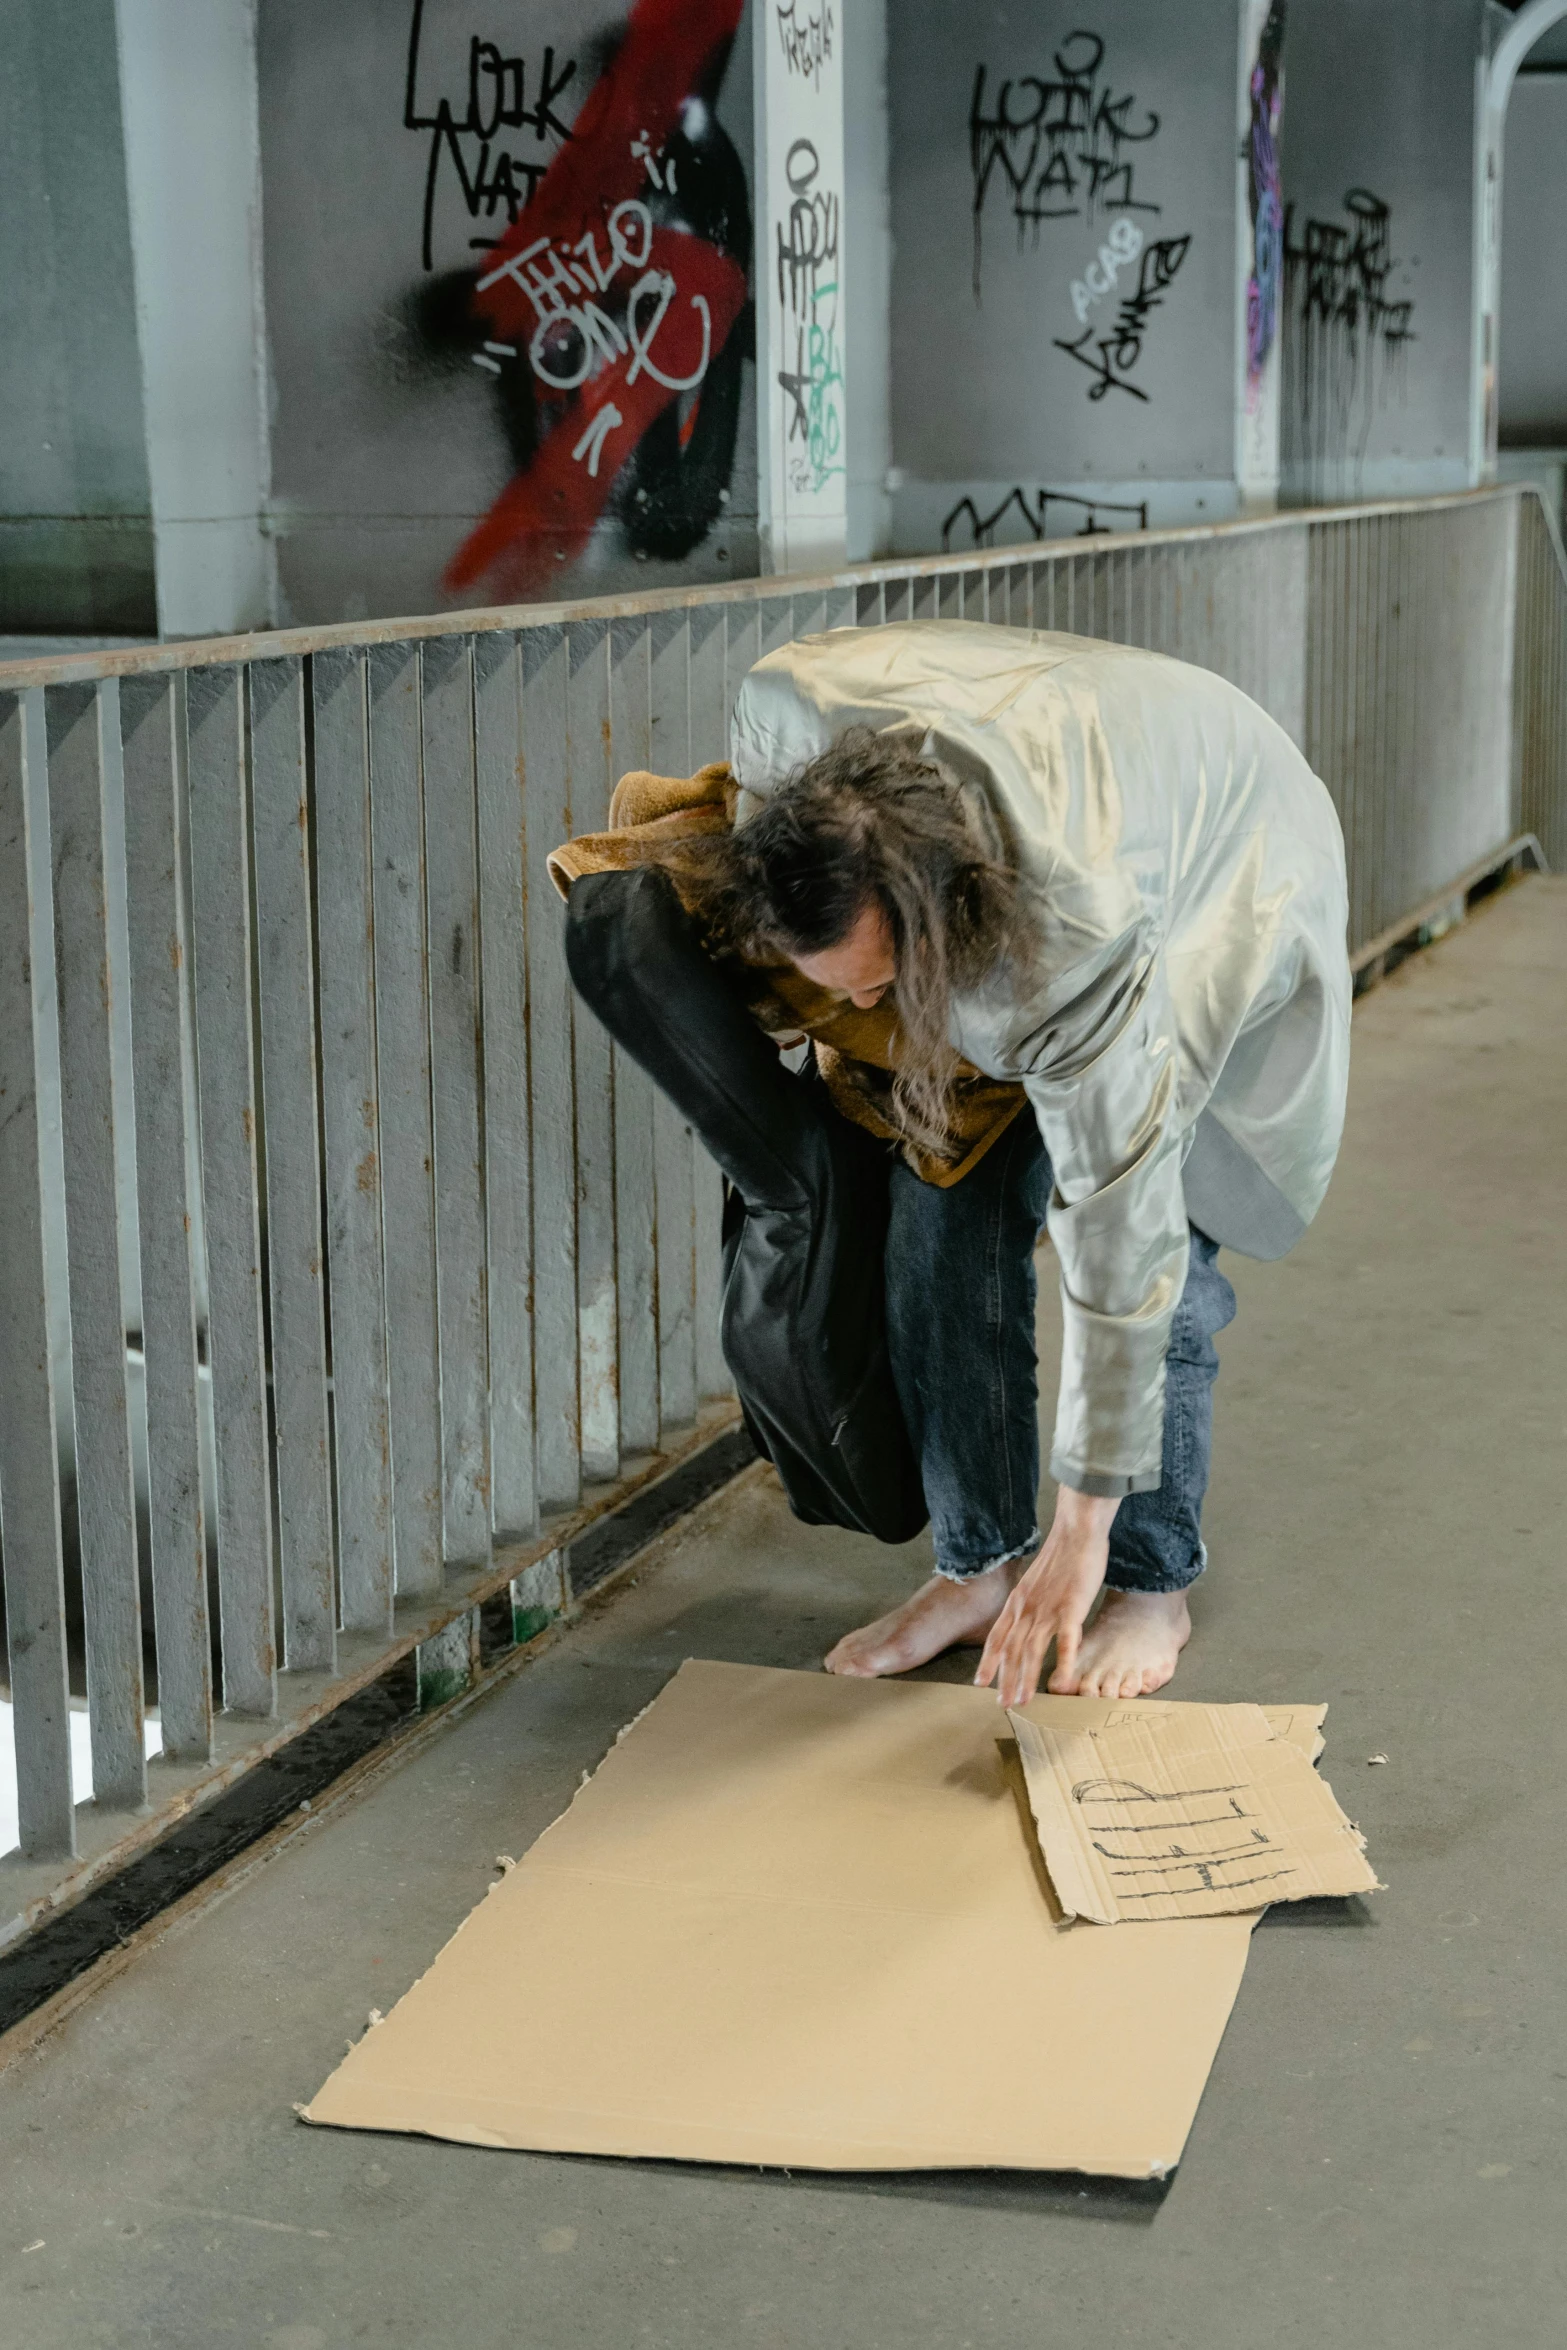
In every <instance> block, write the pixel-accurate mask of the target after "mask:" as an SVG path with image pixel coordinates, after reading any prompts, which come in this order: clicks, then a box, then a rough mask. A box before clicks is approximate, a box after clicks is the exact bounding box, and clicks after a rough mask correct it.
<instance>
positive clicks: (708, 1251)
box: [686, 588, 854, 1398]
mask: <svg viewBox="0 0 1567 2350" xmlns="http://www.w3.org/2000/svg"><path fill="white" fill-rule="evenodd" d="M834 593H836V594H837V595H838V596H839V598H840V603H839V609H840V610H843V609H845V608H846V607H847V608H849V609H851V610H852V605H853V595H854V591H853V589H852V588H850V589H845V590H837V591H829V596H828V607H829V610H831V608H832V597H833V594H834ZM727 633H728V630H727V620H726V610H725V607H724V606H723V605H722V604H698V605H695V606H693V607H692V609H691V610H690V611H689V612H688V613H687V615H686V678H687V684H686V707H687V713H688V722H689V725H690V729H691V733H690V743H691V753H690V756H691V764H692V766H693V767H703V766H706V765H708V764H709V763H710V762H712V761H713V760H716V759H727V758H728V756H729V710H728V704H727V701H726V699H725V678H724V657H725V647H726V639H727ZM692 1182H693V1185H694V1199H693V1204H692V1218H693V1226H694V1232H695V1249H696V1387H697V1394H698V1396H699V1397H704V1398H705V1397H708V1396H716V1395H726V1394H728V1392H729V1388H730V1380H729V1371H728V1366H727V1365H726V1364H725V1362H724V1356H723V1349H722V1347H721V1346H720V1344H719V1336H718V1325H719V1311H720V1307H721V1305H722V1299H723V1242H722V1228H723V1212H724V1186H723V1178H722V1176H721V1175H720V1174H719V1172H718V1169H717V1168H716V1167H715V1166H714V1164H713V1162H712V1160H711V1159H710V1158H709V1157H708V1155H707V1152H706V1151H705V1150H704V1149H703V1147H702V1145H701V1144H700V1143H696V1144H695V1146H694V1152H693V1174H692Z"/></svg>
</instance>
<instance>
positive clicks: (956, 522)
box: [941, 487, 1148, 555]
mask: <svg viewBox="0 0 1567 2350" xmlns="http://www.w3.org/2000/svg"><path fill="white" fill-rule="evenodd" d="M1147 528H1148V508H1147V505H1146V503H1144V502H1143V501H1141V500H1139V501H1138V502H1137V503H1135V504H1128V503H1126V502H1125V501H1123V500H1121V499H1117V498H1080V497H1077V496H1076V495H1075V494H1074V493H1073V492H1072V491H1070V490H1025V489H1023V488H1021V487H1020V488H1017V489H1013V490H1009V491H1008V492H1007V494H1006V496H1005V497H1004V498H1003V499H1002V500H1001V502H1000V504H999V505H998V506H994V507H993V508H992V509H991V511H990V512H989V513H988V514H981V513H980V511H979V508H978V507H977V506H976V505H975V503H974V501H973V499H972V498H960V499H959V500H958V502H957V504H956V505H955V506H954V507H953V509H952V511H951V513H950V514H948V515H946V516H945V517H944V519H943V521H942V525H941V551H942V553H943V554H944V555H950V554H951V553H952V551H953V549H954V548H955V547H956V548H963V547H994V546H996V545H998V544H999V545H1001V546H1014V545H1018V544H1021V543H1023V542H1024V541H1025V540H1030V539H1031V540H1033V541H1034V542H1035V544H1038V542H1039V541H1040V540H1042V539H1048V538H1079V539H1093V538H1105V537H1107V536H1108V535H1109V534H1110V533H1111V532H1112V531H1118V530H1119V531H1125V530H1146V529H1147ZM998 531H999V532H1001V533H1002V534H1003V535H1002V536H1001V538H1000V539H999V541H998V539H997V535H996V534H997V532H998Z"/></svg>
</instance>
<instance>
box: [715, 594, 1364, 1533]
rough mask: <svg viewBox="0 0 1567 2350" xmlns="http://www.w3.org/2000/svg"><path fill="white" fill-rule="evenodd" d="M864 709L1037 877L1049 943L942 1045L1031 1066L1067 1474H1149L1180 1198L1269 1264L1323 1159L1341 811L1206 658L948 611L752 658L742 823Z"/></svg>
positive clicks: (1338, 1018) (1311, 1202)
mask: <svg viewBox="0 0 1567 2350" xmlns="http://www.w3.org/2000/svg"><path fill="white" fill-rule="evenodd" d="M850 726H870V727H874V728H876V729H878V730H893V729H896V730H899V731H904V732H907V733H908V734H909V735H911V736H912V737H913V738H914V740H915V741H916V742H917V743H918V744H920V745H921V746H922V747H923V748H924V749H925V751H926V753H927V755H928V756H930V757H932V758H936V759H939V760H940V761H941V762H942V764H943V765H944V766H945V767H946V768H947V769H948V770H949V771H950V772H951V773H953V774H954V775H955V776H957V777H958V778H959V779H960V780H962V781H965V782H968V783H971V784H974V785H977V786H978V787H979V788H980V789H981V790H982V791H983V793H984V795H985V797H986V800H987V802H988V804H989V806H990V808H991V809H992V811H993V813H994V815H995V818H996V820H997V823H998V825H999V827H1000V830H1001V834H1002V837H1003V839H1004V841H1005V844H1006V850H1007V854H1008V856H1009V858H1010V859H1011V860H1012V861H1013V862H1014V863H1015V864H1016V866H1017V868H1018V869H1019V870H1020V871H1021V872H1023V873H1024V874H1026V875H1027V876H1028V878H1029V879H1030V880H1031V881H1032V883H1033V884H1034V886H1035V890H1036V893H1037V896H1036V903H1037V907H1038V918H1039V921H1040V927H1041V933H1042V936H1043V941H1044V946H1043V952H1042V954H1041V956H1040V958H1039V960H1038V963H1037V964H1036V966H1035V967H1034V968H1033V969H1032V970H1030V971H1029V973H1028V974H1027V976H1026V978H1025V979H1024V980H1022V981H1021V982H1020V981H1019V980H1018V978H1017V976H1016V974H1015V973H1013V972H1012V971H1010V970H1007V971H1004V972H1002V973H1001V974H1000V975H998V976H997V977H996V978H995V979H994V980H992V981H991V982H990V983H988V984H987V986H986V988H985V989H984V990H983V992H980V993H976V994H973V995H968V996H965V997H963V998H962V999H961V1000H960V1001H959V1002H958V1003H957V1004H956V1006H955V1008H954V1015H953V1025H952V1041H953V1043H954V1044H955V1045H956V1046H957V1048H958V1050H959V1051H960V1052H962V1053H963V1054H965V1055H966V1056H967V1058H968V1059H969V1060H970V1061H972V1062H973V1063H974V1064H975V1066H976V1067H977V1068H980V1069H983V1070H985V1071H986V1072H987V1073H989V1074H990V1075H993V1076H996V1077H1010V1078H1016V1079H1019V1080H1021V1082H1022V1084H1023V1086H1024V1087H1025V1089H1026V1091H1027V1093H1028V1096H1029V1098H1030V1100H1031V1101H1032V1103H1033V1106H1034V1110H1035V1112H1036V1114H1037V1116H1038V1119H1039V1126H1040V1132H1041V1133H1042V1135H1043V1137H1044V1141H1045V1147H1046V1149H1047V1150H1048V1152H1049V1154H1050V1163H1051V1167H1052V1170H1053V1173H1054V1178H1055V1188H1054V1193H1053V1197H1052V1200H1051V1205H1050V1211H1049V1229H1050V1238H1051V1240H1052V1242H1053V1244H1054V1246H1055V1250H1056V1254H1057V1257H1058V1259H1059V1261H1060V1267H1061V1299H1062V1307H1063V1312H1064V1317H1065V1338H1064V1343H1063V1351H1062V1365H1061V1387H1060V1402H1059V1407H1058V1410H1057V1416H1056V1433H1055V1447H1054V1453H1053V1456H1052V1459H1051V1473H1052V1475H1053V1476H1054V1477H1055V1478H1056V1479H1057V1481H1058V1482H1059V1483H1062V1484H1067V1485H1072V1486H1075V1487H1076V1488H1077V1489H1078V1490H1079V1491H1080V1492H1084V1493H1097V1494H1105V1495H1119V1494H1127V1493H1137V1492H1142V1491H1145V1490H1150V1489H1152V1488H1153V1487H1155V1486H1157V1485H1158V1483H1159V1482H1160V1475H1161V1455H1162V1449H1163V1418H1164V1358H1165V1350H1166V1347H1167V1345H1168V1342H1169V1332H1170V1322H1171V1317H1172V1315H1173V1314H1174V1311H1175V1307H1176V1304H1177V1302H1178V1300H1179V1298H1180V1294H1181V1290H1182V1287H1183V1286H1184V1283H1185V1279H1186V1255H1187V1224H1188V1219H1189V1220H1190V1222H1191V1223H1193V1224H1195V1225H1197V1226H1198V1228H1199V1229H1200V1230H1201V1231H1203V1232H1206V1233H1208V1234H1209V1235H1210V1236H1211V1237H1212V1238H1213V1239H1214V1240H1217V1241H1219V1242H1221V1243H1223V1244H1224V1245H1225V1246H1226V1247H1229V1248H1234V1249H1239V1250H1240V1251H1241V1252H1242V1253H1243V1254H1244V1255H1247V1256H1253V1257H1279V1256H1282V1255H1283V1254H1284V1253H1285V1251H1286V1250H1287V1249H1289V1248H1291V1247H1292V1246H1293V1245H1294V1243H1295V1242H1296V1241H1297V1240H1298V1239H1299V1237H1300V1235H1301V1233H1302V1232H1304V1230H1305V1228H1306V1226H1307V1224H1308V1223H1309V1222H1310V1220H1311V1218H1312V1216H1313V1215H1314V1214H1315V1213H1316V1210H1317V1208H1318V1206H1319V1204H1320V1202H1321V1200H1322V1196H1323V1193H1324V1192H1325V1191H1326V1189H1327V1184H1328V1177H1329V1175H1330V1174H1331V1173H1332V1170H1333V1161H1334V1158H1335V1156H1336V1154H1337V1151H1338V1144H1339V1135H1340V1132H1341V1129H1342V1127H1343V1121H1344V1091H1345V1084H1346V1079H1347V1075H1348V1066H1349V1005H1350V973H1349V962H1348V956H1347V952H1346V947H1345V929H1346V922H1347V914H1348V909H1347V902H1346V896H1345V885H1344V843H1343V836H1342V834H1341V833H1340V830H1339V823H1338V818H1337V816H1336V814H1335V813H1334V809H1333V804H1332V802H1331V800H1330V799H1329V798H1328V795H1327V792H1326V790H1325V788H1324V787H1323V785H1322V784H1321V783H1319V782H1318V780H1317V778H1316V776H1315V775H1313V774H1312V772H1311V769H1310V768H1309V767H1308V766H1307V764H1306V762H1305V760H1304V758H1302V756H1301V754H1300V752H1299V751H1298V750H1297V749H1296V748H1295V745H1294V744H1293V743H1292V742H1291V741H1290V739H1289V737H1288V735H1286V734H1285V732H1284V730H1283V728H1282V727H1280V726H1279V725H1278V724H1277V723H1276V722H1275V721H1274V720H1273V719H1272V718H1270V717H1269V716H1268V715H1267V713H1266V712H1265V711H1263V710H1261V709H1259V708H1258V706H1257V704H1256V703H1255V702H1253V701H1250V700H1248V698H1247V696H1246V695H1245V694H1243V693H1241V692H1240V691H1239V689H1238V688H1237V687H1235V686H1232V685H1228V684H1226V682H1225V681H1224V679H1223V678H1221V677H1215V676H1214V675H1213V674H1212V673H1211V672H1210V671H1208V670H1206V669H1195V668H1192V667H1191V666H1189V665H1188V664H1187V663H1186V662H1183V661H1172V660H1169V659H1167V658H1166V657H1165V656H1164V655H1162V654H1158V653H1145V652H1141V651H1138V650H1136V649H1134V648H1132V647H1129V646H1123V645H1108V644H1098V643H1095V642H1094V641H1092V640H1091V639H1089V638H1086V637H1072V636H1056V635H1046V634H1028V633H1025V632H1024V631H1022V630H1018V629H1004V628H991V627H989V626H986V625H983V624H981V623H974V622H966V621H951V620H936V621H909V622H903V623H899V624H895V625H892V626H888V627H885V628H865V629H836V630H833V631H832V632H830V633H829V634H827V635H824V636H814V637H803V638H801V639H799V640H798V641H797V642H796V643H794V644H789V645H785V646H783V647H782V648H781V649H780V650H779V651H778V652H776V653H770V654H768V656H767V658H766V659H765V660H763V661H759V662H758V663H757V665H756V667H755V668H754V669H753V670H752V671H751V672H750V674H749V676H748V677H747V678H746V679H745V682H744V684H743V685H742V686H741V689H740V694H739V698H738V700H737V703H736V706H735V715H734V725H733V733H732V739H731V760H732V764H733V768H734V773H735V778H736V781H737V782H738V783H739V785H740V787H741V798H740V806H739V821H741V822H744V821H745V819H746V817H747V816H748V815H749V814H754V813H755V810H756V807H757V805H758V803H759V801H760V800H761V799H763V798H765V796H766V795H767V793H768V792H770V791H771V790H773V789H774V788H775V787H776V786H777V785H778V784H779V783H781V782H782V781H783V780H784V779H785V778H786V777H787V776H788V775H790V774H791V773H792V772H793V771H794V769H796V768H797V767H799V766H800V765H801V764H802V763H803V762H804V761H805V760H807V759H810V758H812V757H814V756H815V755H816V753H817V752H819V751H821V750H824V749H825V748H826V746H827V745H828V743H829V742H831V741H832V740H833V739H834V737H836V736H837V735H839V734H841V733H842V732H843V731H844V729H845V728H846V727H850Z"/></svg>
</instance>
